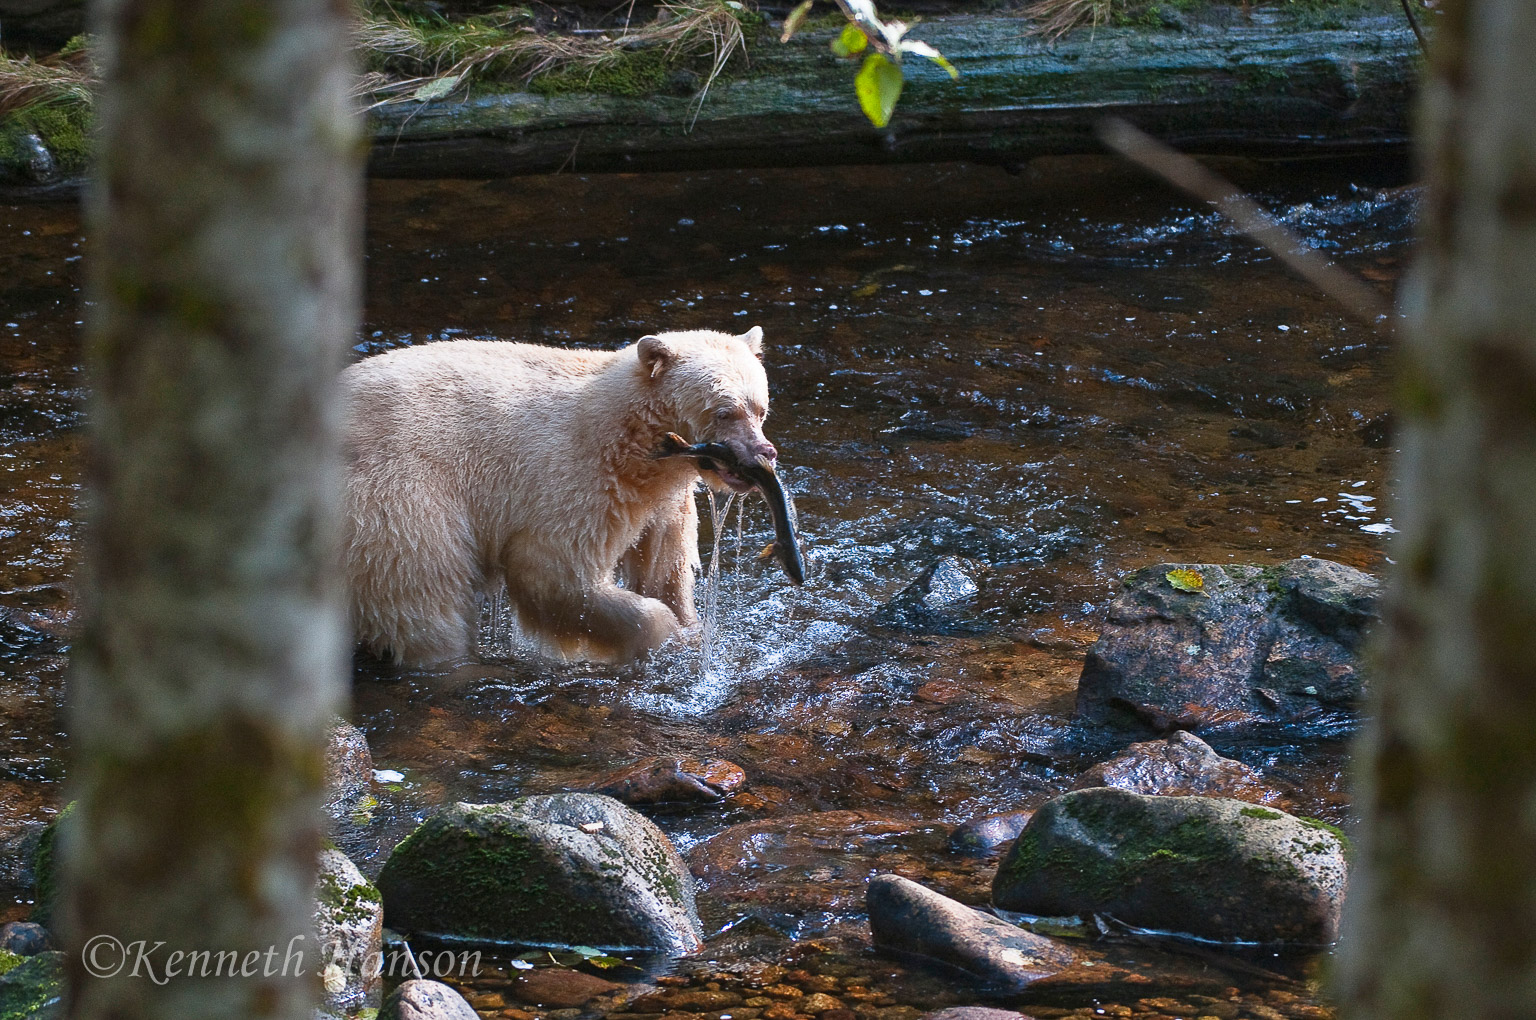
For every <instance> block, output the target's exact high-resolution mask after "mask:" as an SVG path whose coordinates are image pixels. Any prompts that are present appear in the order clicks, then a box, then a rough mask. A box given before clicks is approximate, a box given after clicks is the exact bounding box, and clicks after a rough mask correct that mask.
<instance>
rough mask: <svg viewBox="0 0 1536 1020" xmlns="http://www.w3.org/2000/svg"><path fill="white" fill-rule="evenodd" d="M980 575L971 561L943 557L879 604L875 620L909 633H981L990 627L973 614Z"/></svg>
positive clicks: (885, 625) (882, 624) (978, 590)
mask: <svg viewBox="0 0 1536 1020" xmlns="http://www.w3.org/2000/svg"><path fill="white" fill-rule="evenodd" d="M980 576H981V570H980V568H979V567H978V566H977V565H976V564H975V563H972V562H971V561H970V560H964V559H961V558H960V557H958V556H945V557H944V558H943V559H941V560H939V561H938V562H937V563H934V564H933V565H931V566H929V567H928V568H927V569H926V570H924V571H923V572H922V573H921V574H919V575H918V576H917V580H915V581H913V582H912V583H911V584H909V585H907V586H906V587H905V588H903V589H902V590H901V591H900V592H898V593H897V594H896V597H895V598H893V599H891V601H889V602H887V603H886V604H885V605H884V606H881V607H880V609H879V610H878V611H877V612H876V613H875V623H877V624H879V625H880V626H881V627H887V628H889V629H891V630H899V631H903V632H905V633H908V634H979V633H983V632H985V631H986V630H988V629H989V628H988V626H987V624H986V623H985V621H983V620H980V619H978V618H977V617H976V615H975V609H976V596H977V595H978V594H979V593H980V591H981V584H980Z"/></svg>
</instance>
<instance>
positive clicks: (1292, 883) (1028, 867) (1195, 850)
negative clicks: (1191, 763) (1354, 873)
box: [992, 788, 1347, 945]
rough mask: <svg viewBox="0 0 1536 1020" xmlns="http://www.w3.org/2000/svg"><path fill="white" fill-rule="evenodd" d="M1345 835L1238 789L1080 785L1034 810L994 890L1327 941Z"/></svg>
mask: <svg viewBox="0 0 1536 1020" xmlns="http://www.w3.org/2000/svg"><path fill="white" fill-rule="evenodd" d="M1345 842H1346V841H1345V840H1344V838H1343V836H1342V834H1340V833H1339V832H1338V830H1337V829H1334V828H1333V827H1332V826H1329V825H1326V824H1325V823H1322V822H1317V821H1314V820H1311V819H1305V818H1297V817H1294V816H1292V815H1288V814H1285V813H1283V812H1280V811H1272V810H1269V809H1268V808H1262V807H1257V806H1255V805H1253V804H1247V803H1244V802H1242V801H1237V800H1224V799H1218V798H1214V797H1153V796H1145V795H1143V794H1137V793H1130V792H1127V791H1125V790H1115V789H1109V788H1097V789H1091V790H1077V791H1075V792H1072V793H1068V794H1065V795H1064V796H1061V797H1058V798H1056V799H1055V800H1052V801H1049V802H1048V803H1046V804H1045V805H1044V806H1043V807H1041V808H1040V810H1038V811H1036V812H1035V814H1034V817H1032V818H1031V819H1030V821H1029V824H1028V825H1026V826H1025V827H1024V831H1023V832H1022V833H1020V834H1019V838H1018V839H1017V840H1015V841H1014V844H1013V846H1012V847H1011V848H1010V849H1009V851H1008V854H1007V856H1005V857H1004V858H1003V862H1002V864H1000V865H999V866H998V869H997V876H996V878H995V879H994V881H993V884H992V902H993V903H994V904H996V905H997V906H999V907H1001V908H1003V909H1004V910H1014V911H1019V912H1022V913H1028V914H1037V915H1042V916H1052V917H1061V916H1069V915H1077V916H1079V917H1084V918H1086V917H1089V916H1091V915H1094V914H1102V915H1107V916H1109V917H1111V918H1114V919H1115V920H1116V921H1120V922H1123V923H1125V924H1129V925H1133V926H1135V927H1138V928H1147V929H1152V930H1156V931H1164V932H1178V933H1182V934H1187V935H1194V936H1197V937H1200V938H1207V939H1215V940H1217V941H1222V942H1259V943H1267V944H1279V943H1285V944H1294V945H1321V944H1326V943H1329V942H1332V941H1334V939H1335V938H1337V936H1338V927H1339V912H1340V910H1341V909H1342V907H1343V904H1344V891H1345V887H1346V884H1347V870H1346V866H1345V861H1344V853H1345Z"/></svg>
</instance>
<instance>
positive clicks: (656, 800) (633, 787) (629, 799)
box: [593, 756, 747, 804]
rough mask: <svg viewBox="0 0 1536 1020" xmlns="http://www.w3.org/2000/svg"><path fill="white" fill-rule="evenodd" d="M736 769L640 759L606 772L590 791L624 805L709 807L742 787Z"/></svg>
mask: <svg viewBox="0 0 1536 1020" xmlns="http://www.w3.org/2000/svg"><path fill="white" fill-rule="evenodd" d="M746 782H747V774H746V773H745V772H744V771H742V768H741V766H740V765H737V764H736V763H734V762H729V761H725V760H724V759H721V758H690V757H677V756H660V757H655V758H643V759H641V760H640V761H637V762H635V763H634V764H633V765H627V766H625V767H624V768H621V769H617V770H615V771H613V772H610V773H609V774H608V775H606V776H604V777H603V778H601V779H599V780H598V781H597V783H596V785H595V786H594V787H593V789H594V790H595V791H596V792H598V793H606V794H607V795H608V796H610V797H613V798H615V799H617V800H621V801H623V802H624V803H626V804H713V803H716V802H718V801H721V800H724V799H725V798H726V797H729V796H730V795H731V794H733V793H735V792H736V791H737V790H740V789H741V788H742V787H743V786H745V785H746Z"/></svg>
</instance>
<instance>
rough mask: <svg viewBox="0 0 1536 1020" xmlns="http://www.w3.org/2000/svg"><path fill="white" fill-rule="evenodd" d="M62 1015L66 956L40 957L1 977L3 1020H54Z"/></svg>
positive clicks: (31, 959)
mask: <svg viewBox="0 0 1536 1020" xmlns="http://www.w3.org/2000/svg"><path fill="white" fill-rule="evenodd" d="M63 1015H64V954H63V953H39V954H38V955H36V956H32V957H28V958H27V959H26V960H23V961H22V962H21V963H19V964H17V965H16V966H14V967H12V968H11V969H10V970H8V971H6V972H5V973H4V974H0V1017H3V1018H4V1020H13V1018H15V1020H23V1018H25V1020H53V1018H54V1017H61V1016H63Z"/></svg>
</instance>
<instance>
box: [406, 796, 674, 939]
mask: <svg viewBox="0 0 1536 1020" xmlns="http://www.w3.org/2000/svg"><path fill="white" fill-rule="evenodd" d="M379 888H380V889H381V890H382V891H383V893H384V909H385V914H386V917H387V922H388V924H389V926H390V927H391V928H394V929H397V930H401V931H409V932H417V933H423V934H431V935H440V936H450V937H458V938H478V939H486V940H494V941H511V942H532V943H553V944H561V945H589V946H602V947H607V948H636V947H638V948H648V949H659V950H662V951H665V952H669V953H679V954H682V953H690V952H693V951H694V950H696V949H699V948H700V947H701V946H702V945H703V929H702V927H701V925H700V924H699V916H698V912H697V910H696V909H695V907H694V887H693V876H692V875H690V874H689V872H688V869H687V867H686V866H685V865H684V864H683V861H682V858H681V857H679V856H678V854H677V850H676V849H675V848H674V847H673V846H672V843H671V841H670V840H668V839H667V837H666V835H665V834H664V833H662V831H661V830H660V829H658V828H656V826H655V825H653V824H652V823H651V822H650V821H649V820H648V819H646V818H645V817H643V816H641V815H640V814H638V813H636V812H635V811H632V810H631V809H629V808H627V807H625V806H624V805H623V804H620V803H619V802H618V801H616V800H614V799H613V798H611V797H603V796H599V795H597V794H590V793H562V794H554V795H551V796H546V797H524V798H521V799H519V800H514V801H510V802H508V803H505V804H455V805H454V806H452V807H450V808H447V809H446V810H444V811H442V812H440V813H439V814H437V815H435V816H433V817H432V818H430V819H428V820H427V821H426V822H424V823H423V824H422V825H421V827H420V828H418V829H417V830H416V831H415V832H413V833H412V834H411V835H410V836H408V837H407V838H406V839H405V840H404V841H403V842H402V843H401V844H400V845H399V846H397V847H395V849H394V852H393V853H391V854H390V856H389V860H388V861H387V862H386V863H385V865H384V869H383V871H381V872H380V873H379Z"/></svg>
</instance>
